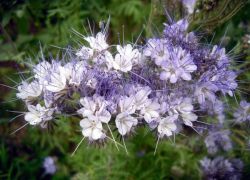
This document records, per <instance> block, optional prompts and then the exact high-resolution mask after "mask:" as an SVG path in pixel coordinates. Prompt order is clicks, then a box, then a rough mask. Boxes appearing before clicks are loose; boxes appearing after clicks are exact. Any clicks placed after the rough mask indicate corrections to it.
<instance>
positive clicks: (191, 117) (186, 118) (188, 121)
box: [181, 112, 198, 127]
mask: <svg viewBox="0 0 250 180" xmlns="http://www.w3.org/2000/svg"><path fill="white" fill-rule="evenodd" d="M181 117H182V120H183V122H184V124H185V125H186V126H190V127H193V123H192V122H193V121H196V120H197V118H198V116H197V115H196V114H194V113H192V112H190V113H183V114H181Z"/></svg>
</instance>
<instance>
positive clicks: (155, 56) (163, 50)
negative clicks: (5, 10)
mask: <svg viewBox="0 0 250 180" xmlns="http://www.w3.org/2000/svg"><path fill="white" fill-rule="evenodd" d="M187 28H188V21H187V20H186V19H182V20H180V21H178V22H176V23H173V24H170V25H169V24H165V29H164V31H163V34H162V36H161V37H154V38H151V39H148V40H147V42H146V44H145V45H144V46H137V45H136V44H126V45H112V46H111V45H109V44H108V43H107V32H105V31H101V32H99V33H97V34H96V35H95V36H88V37H84V40H85V41H86V42H87V43H88V46H82V47H81V48H80V49H78V50H77V52H76V53H72V52H70V53H68V54H67V57H68V58H67V61H65V60H64V61H58V60H50V61H47V60H45V59H43V60H42V61H41V62H39V63H38V64H36V65H35V66H34V67H33V77H32V78H29V80H26V81H23V82H22V83H21V84H20V85H19V87H18V91H19V92H18V93H17V97H18V98H20V99H22V100H23V101H25V103H26V105H27V107H28V112H27V113H25V117H24V118H25V120H26V121H27V122H28V123H29V124H31V125H41V126H43V127H46V125H47V123H49V122H50V121H53V120H54V119H55V118H54V117H55V116H57V115H60V114H68V115H71V114H78V115H79V117H81V121H80V126H81V129H82V134H83V136H84V137H86V138H88V139H89V140H90V141H96V140H102V139H104V138H106V137H107V136H108V133H111V132H109V131H111V128H109V125H111V126H115V127H116V128H113V129H117V131H118V132H119V134H120V135H121V136H125V135H128V134H129V133H131V132H132V131H133V130H134V129H135V128H136V127H137V126H138V125H142V124H146V125H148V126H149V127H150V129H151V130H152V131H155V132H156V133H157V135H158V138H163V137H169V136H172V135H174V134H178V133H179V132H180V131H181V130H182V129H183V127H191V128H193V129H195V126H194V123H197V122H198V117H199V116H200V114H205V113H207V114H213V115H217V116H218V117H219V119H220V121H223V117H224V116H223V110H224V108H223V103H222V102H221V100H220V96H221V95H227V94H228V95H229V96H233V93H234V90H235V89H236V87H237V83H236V81H235V78H236V76H237V74H236V72H234V71H233V70H231V69H230V58H229V56H228V55H227V54H226V53H225V49H224V48H221V47H219V46H213V47H210V46H206V45H202V44H200V43H199V39H198V38H197V36H196V35H195V33H194V32H187ZM218 107H219V108H218ZM200 121H202V118H200Z"/></svg>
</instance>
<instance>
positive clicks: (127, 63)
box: [113, 44, 140, 72]
mask: <svg viewBox="0 0 250 180" xmlns="http://www.w3.org/2000/svg"><path fill="white" fill-rule="evenodd" d="M116 48H117V51H118V54H116V55H115V59H114V61H113V67H114V69H116V70H120V71H122V72H128V71H131V69H132V66H133V63H134V62H136V61H137V59H138V58H139V57H140V53H139V51H138V50H137V49H133V48H132V46H131V44H128V45H126V46H124V47H122V46H120V45H117V47H116Z"/></svg>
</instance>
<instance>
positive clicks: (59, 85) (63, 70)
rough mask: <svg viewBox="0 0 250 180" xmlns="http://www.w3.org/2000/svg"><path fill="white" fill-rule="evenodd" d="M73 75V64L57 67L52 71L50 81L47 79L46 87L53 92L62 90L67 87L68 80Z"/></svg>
mask: <svg viewBox="0 0 250 180" xmlns="http://www.w3.org/2000/svg"><path fill="white" fill-rule="evenodd" d="M71 75H72V65H71V64H66V65H65V66H59V67H57V71H56V72H52V73H51V75H50V79H49V81H46V85H45V88H46V89H47V90H48V91H51V92H55V93H56V92H60V91H62V90H64V89H66V88H67V81H68V80H69V79H70V78H71Z"/></svg>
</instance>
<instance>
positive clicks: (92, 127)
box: [80, 115, 105, 140]
mask: <svg viewBox="0 0 250 180" xmlns="http://www.w3.org/2000/svg"><path fill="white" fill-rule="evenodd" d="M80 126H81V127H82V134H83V136H84V137H88V138H89V139H90V140H98V139H103V138H105V134H104V133H103V132H102V130H103V128H102V123H101V121H99V120H98V118H97V117H96V116H93V115H90V116H88V118H85V119H83V120H81V121H80Z"/></svg>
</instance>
